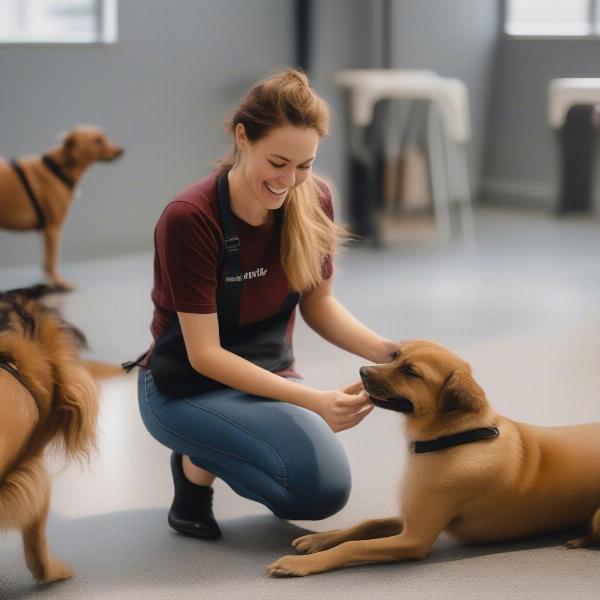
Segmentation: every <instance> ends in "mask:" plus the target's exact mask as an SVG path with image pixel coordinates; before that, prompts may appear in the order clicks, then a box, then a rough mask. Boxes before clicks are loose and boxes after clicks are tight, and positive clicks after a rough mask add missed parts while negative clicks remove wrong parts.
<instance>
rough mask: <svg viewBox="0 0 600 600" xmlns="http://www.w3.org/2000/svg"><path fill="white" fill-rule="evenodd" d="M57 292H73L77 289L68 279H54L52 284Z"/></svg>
mask: <svg viewBox="0 0 600 600" xmlns="http://www.w3.org/2000/svg"><path fill="white" fill-rule="evenodd" d="M51 285H52V287H53V288H54V291H55V292H60V293H64V292H72V291H73V290H74V289H75V284H74V283H71V282H70V281H67V280H66V279H60V278H59V279H53V280H52V283H51Z"/></svg>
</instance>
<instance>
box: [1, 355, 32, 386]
mask: <svg viewBox="0 0 600 600" xmlns="http://www.w3.org/2000/svg"><path fill="white" fill-rule="evenodd" d="M0 369H4V370H5V371H6V372H7V373H10V374H11V375H12V376H13V377H14V378H15V379H16V380H17V381H18V382H19V383H20V384H21V385H22V386H23V387H25V388H27V386H26V385H25V381H24V380H23V378H22V377H21V374H20V373H19V371H18V369H17V368H16V366H15V363H14V361H13V360H12V356H10V355H8V354H0Z"/></svg>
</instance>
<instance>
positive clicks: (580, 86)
mask: <svg viewBox="0 0 600 600" xmlns="http://www.w3.org/2000/svg"><path fill="white" fill-rule="evenodd" d="M598 103H600V78H587V77H576V78H565V79H552V80H551V81H550V84H549V85H548V122H549V123H550V126H551V127H552V128H553V129H560V128H561V127H562V126H563V125H564V122H565V118H566V116H567V113H568V112H569V109H570V108H571V106H573V105H575V104H598Z"/></svg>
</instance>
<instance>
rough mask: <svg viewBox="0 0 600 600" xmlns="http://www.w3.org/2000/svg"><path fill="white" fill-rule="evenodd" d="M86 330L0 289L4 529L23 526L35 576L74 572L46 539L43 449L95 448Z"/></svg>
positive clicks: (49, 578) (0, 504) (0, 506)
mask: <svg viewBox="0 0 600 600" xmlns="http://www.w3.org/2000/svg"><path fill="white" fill-rule="evenodd" d="M84 345H85V339H84V337H83V334H82V333H81V332H80V331H79V330H78V329H76V328H75V327H73V326H72V325H70V324H69V323H67V322H66V321H64V320H63V319H62V318H61V317H60V315H59V314H58V313H57V312H56V311H54V310H52V309H49V308H46V307H44V306H43V305H42V304H41V303H39V302H37V301H34V300H32V299H30V298H27V297H26V296H25V295H22V294H20V293H14V292H13V293H0V530H6V529H19V530H21V532H22V537H23V545H24V550H25V559H26V562H27V566H28V567H29V569H30V571H31V573H32V574H33V576H34V578H35V579H36V580H37V581H39V582H41V583H50V582H53V581H58V580H61V579H66V578H68V577H70V576H71V571H70V570H69V567H68V566H67V565H65V564H64V563H63V562H62V561H60V560H59V559H57V558H55V557H54V556H53V555H52V554H51V552H50V550H49V548H48V544H47V542H46V532H45V529H46V520H47V517H48V510H49V506H50V478H49V476H48V474H47V473H46V470H45V468H44V458H43V455H44V450H45V449H46V448H47V447H48V446H54V447H56V448H57V449H59V450H62V451H64V453H65V456H66V457H67V459H79V460H85V459H87V458H88V457H89V453H90V451H91V450H92V449H93V448H94V447H95V441H96V419H97V414H98V401H97V389H96V385H95V383H94V380H93V378H92V375H91V374H90V372H89V371H88V370H87V369H86V368H85V367H84V366H83V364H82V363H81V362H80V360H79V351H80V349H81V348H82V347H83V346H84Z"/></svg>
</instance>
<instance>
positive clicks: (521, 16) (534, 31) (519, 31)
mask: <svg viewBox="0 0 600 600" xmlns="http://www.w3.org/2000/svg"><path fill="white" fill-rule="evenodd" d="M599 4H600V0H506V3H505V6H506V11H505V14H506V19H505V25H504V30H505V32H506V33H507V34H508V35H516V36H519V35H520V36H525V35H526V36H561V35H564V36H589V35H598V33H599V27H598V18H597V15H598V5H599Z"/></svg>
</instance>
